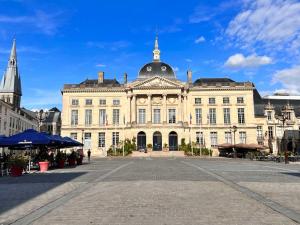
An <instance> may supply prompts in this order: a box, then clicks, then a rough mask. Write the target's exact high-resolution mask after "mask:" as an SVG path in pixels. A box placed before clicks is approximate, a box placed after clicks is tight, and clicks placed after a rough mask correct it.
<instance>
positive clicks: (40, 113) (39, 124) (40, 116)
mask: <svg viewBox="0 0 300 225" xmlns="http://www.w3.org/2000/svg"><path fill="white" fill-rule="evenodd" d="M43 113H44V110H42V109H41V110H40V111H39V112H38V126H39V127H38V129H39V131H40V132H41V131H42V120H43Z"/></svg>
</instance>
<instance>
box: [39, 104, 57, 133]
mask: <svg viewBox="0 0 300 225" xmlns="http://www.w3.org/2000/svg"><path fill="white" fill-rule="evenodd" d="M35 113H36V117H37V118H38V120H39V130H40V131H42V132H47V133H49V134H52V135H60V130H61V112H60V110H59V109H58V108H56V107H53V108H51V109H49V110H42V109H41V110H39V111H36V112H35Z"/></svg>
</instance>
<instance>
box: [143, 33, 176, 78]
mask: <svg viewBox="0 0 300 225" xmlns="http://www.w3.org/2000/svg"><path fill="white" fill-rule="evenodd" d="M153 76H162V77H165V78H168V79H176V77H175V73H174V71H173V69H172V67H171V66H169V65H168V64H166V63H164V62H161V61H160V50H159V49H158V38H157V37H156V39H155V44H154V50H153V62H151V63H147V64H146V65H144V66H143V67H142V68H141V70H140V72H139V75H138V79H148V78H151V77H153Z"/></svg>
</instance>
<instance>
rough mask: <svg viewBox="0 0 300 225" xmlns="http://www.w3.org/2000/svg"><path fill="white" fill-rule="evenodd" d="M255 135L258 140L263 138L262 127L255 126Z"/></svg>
mask: <svg viewBox="0 0 300 225" xmlns="http://www.w3.org/2000/svg"><path fill="white" fill-rule="evenodd" d="M256 135H257V137H258V138H262V137H263V129H262V126H257V128H256Z"/></svg>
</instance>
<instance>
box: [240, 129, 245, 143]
mask: <svg viewBox="0 0 300 225" xmlns="http://www.w3.org/2000/svg"><path fill="white" fill-rule="evenodd" d="M240 143H242V144H246V132H244V131H241V132H240Z"/></svg>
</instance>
